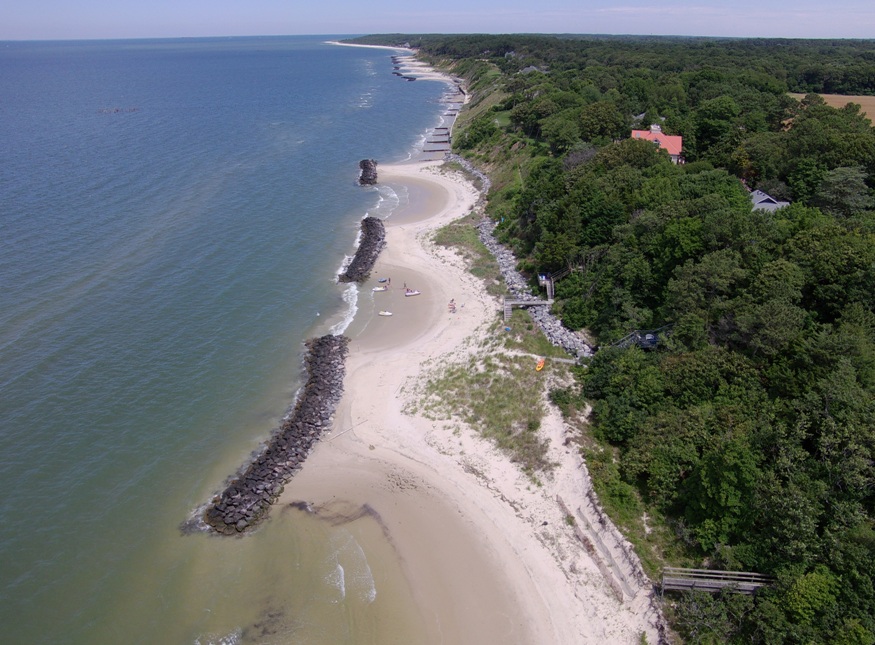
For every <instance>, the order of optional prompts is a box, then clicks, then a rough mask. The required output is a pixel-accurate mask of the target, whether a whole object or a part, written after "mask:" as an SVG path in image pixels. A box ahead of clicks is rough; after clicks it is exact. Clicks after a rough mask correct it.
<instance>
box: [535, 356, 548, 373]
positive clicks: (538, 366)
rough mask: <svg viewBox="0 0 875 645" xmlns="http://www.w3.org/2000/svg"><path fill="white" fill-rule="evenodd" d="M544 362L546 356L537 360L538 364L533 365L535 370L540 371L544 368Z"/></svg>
mask: <svg viewBox="0 0 875 645" xmlns="http://www.w3.org/2000/svg"><path fill="white" fill-rule="evenodd" d="M546 362H547V359H546V358H542V359H540V360H539V361H538V364H537V365H535V370H536V371H538V372H540V371H541V370H542V369H544V364H545V363H546Z"/></svg>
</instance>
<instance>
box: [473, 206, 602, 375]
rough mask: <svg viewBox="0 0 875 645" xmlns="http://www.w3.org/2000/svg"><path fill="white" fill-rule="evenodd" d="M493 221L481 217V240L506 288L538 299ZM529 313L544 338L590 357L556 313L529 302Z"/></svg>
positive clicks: (589, 350)
mask: <svg viewBox="0 0 875 645" xmlns="http://www.w3.org/2000/svg"><path fill="white" fill-rule="evenodd" d="M496 225H497V224H496V223H495V222H494V221H492V220H491V219H489V218H487V217H484V218H483V219H482V220H481V221H480V224H478V228H479V231H480V241H481V242H483V244H484V245H485V246H486V248H487V249H489V252H490V253H492V255H493V256H495V261H496V262H497V263H498V268H499V270H500V271H501V275H502V277H503V278H504V281H505V283H506V284H507V289H508V291H510V293H511V295H512V296H513V297H514V298H515V299H517V300H541V298H540V297H538V296H534V295H532V291H531V289H530V288H529V284H528V282H527V281H526V279H525V278H524V277H523V276H522V275H521V274H520V273H519V271H517V270H516V266H517V259H516V257H515V256H514V254H513V253H512V252H511V251H510V250H509V249H507V248H506V247H504V246H503V245H502V244H501V243H500V242H499V241H498V240H496V239H495V235H494V231H495V227H496ZM528 310H529V314H530V315H531V317H532V320H534V321H535V324H536V325H537V326H538V327H539V328H540V330H541V331H542V332H543V333H544V336H546V337H547V340H549V341H550V343H551V344H553V345H555V346H556V347H561V348H562V349H564V350H565V351H566V352H568V353H569V354H571V355H572V356H576V357H577V358H582V357H585V356H592V354H593V348H592V347H590V346H589V345H587V344H586V343H585V342H584V341H583V339H581V338H580V337H579V336H578V335H577V334H575V333H574V332H573V331H571V330H570V329H567V328H566V327H564V326H563V325H562V323H561V322H560V321H559V319H558V318H556V316H554V315H553V314H551V313H550V309H549V308H548V307H546V306H544V305H532V306H531V307H528Z"/></svg>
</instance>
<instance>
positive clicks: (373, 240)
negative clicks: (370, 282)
mask: <svg viewBox="0 0 875 645" xmlns="http://www.w3.org/2000/svg"><path fill="white" fill-rule="evenodd" d="M385 246H386V227H385V226H384V225H383V220H381V219H378V218H376V217H365V218H364V219H362V236H361V241H360V242H359V247H358V248H357V249H356V251H355V257H353V259H352V262H350V263H349V266H347V267H346V270H345V271H344V272H343V273H341V274H340V275H339V276H337V279H338V281H339V282H364V281H365V280H367V279H368V278H369V277H370V275H371V269H373V268H374V263H375V262H376V261H377V258H378V257H379V255H380V251H382V250H383V248H384V247H385Z"/></svg>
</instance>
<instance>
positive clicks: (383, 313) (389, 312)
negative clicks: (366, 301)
mask: <svg viewBox="0 0 875 645" xmlns="http://www.w3.org/2000/svg"><path fill="white" fill-rule="evenodd" d="M377 315H379V316H391V315H392V312H391V311H381V312H379V313H378V314H377Z"/></svg>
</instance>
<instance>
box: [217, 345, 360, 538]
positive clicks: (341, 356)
mask: <svg viewBox="0 0 875 645" xmlns="http://www.w3.org/2000/svg"><path fill="white" fill-rule="evenodd" d="M348 344H349V339H348V338H347V337H345V336H332V335H328V336H322V337H320V338H313V339H311V340H309V341H307V343H306V346H307V350H308V351H307V355H306V357H305V360H304V363H305V367H306V371H307V375H308V378H307V383H306V385H304V387H303V389H302V390H301V392H300V395H299V396H298V400H297V403H296V405H295V408H294V411H293V412H292V414H291V415H290V416H289V417H287V418H286V419H285V420H284V421H283V423H282V425H281V426H280V428H279V430H278V431H277V432H276V434H274V435H273V436H272V437H271V439H270V440H269V441H268V442H267V445H266V446H265V448H264V450H263V451H262V452H261V454H259V455H258V456H257V457H256V458H255V460H254V461H253V462H252V464H250V465H249V467H248V468H246V470H244V471H243V472H242V473H241V474H239V475H237V476H236V477H235V478H234V479H232V480H231V481H230V483H229V484H228V485H227V487H226V488H225V490H224V491H223V492H222V493H220V494H219V495H216V496H215V497H214V498H213V500H212V502H211V503H210V504H209V505H208V506H207V509H206V511H205V512H204V515H203V520H204V522H205V523H206V524H207V525H208V526H210V527H212V528H213V529H214V530H215V531H217V532H218V533H221V534H223V535H236V534H238V533H242V532H243V531H246V530H247V529H251V528H252V527H253V526H255V525H257V524H258V523H259V522H260V521H262V520H263V519H264V518H266V517H267V514H268V511H269V510H270V506H271V504H273V503H274V502H275V501H276V500H277V498H278V497H279V495H280V493H281V492H282V490H283V486H285V484H287V483H288V481H289V480H290V479H291V478H292V476H293V475H294V474H295V473H296V472H297V471H298V470H300V469H301V465H302V464H303V463H304V460H305V459H306V458H307V456H308V455H309V454H310V451H311V450H312V448H313V445H314V444H315V443H316V442H317V441H318V440H319V438H320V437H321V436H322V433H323V432H325V431H326V430H328V429H330V427H331V422H332V417H333V415H334V410H335V408H336V407H337V403H338V402H339V401H340V397H341V395H342V394H343V377H344V374H345V371H346V369H345V368H346V355H347V353H348V351H349V350H348Z"/></svg>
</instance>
